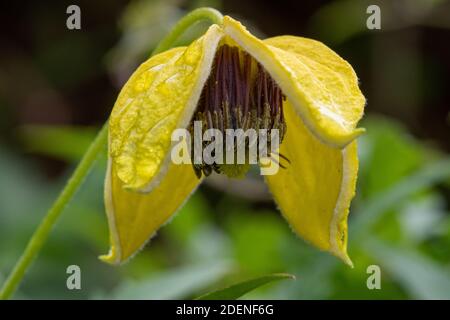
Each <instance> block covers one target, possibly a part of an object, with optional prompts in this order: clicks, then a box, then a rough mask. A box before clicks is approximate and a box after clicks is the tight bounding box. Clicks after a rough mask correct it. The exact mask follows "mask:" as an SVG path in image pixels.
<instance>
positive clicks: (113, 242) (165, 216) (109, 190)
mask: <svg viewBox="0 0 450 320" xmlns="http://www.w3.org/2000/svg"><path fill="white" fill-rule="evenodd" d="M199 183H200V180H199V179H198V178H197V176H196V175H195V173H194V170H193V169H192V165H188V164H180V165H175V164H170V165H169V168H168V170H167V174H166V176H165V179H164V180H163V181H162V182H161V183H160V184H159V185H158V186H157V187H155V188H154V189H153V190H152V191H151V192H150V193H137V192H133V191H129V190H126V189H125V188H124V186H123V183H122V181H121V180H120V179H119V178H118V177H117V171H116V167H115V164H114V163H113V162H112V161H111V160H109V162H108V171H107V175H106V180H105V207H106V214H107V217H108V224H109V232H110V251H109V253H108V255H105V256H101V257H100V258H101V259H102V260H103V261H105V262H108V263H112V264H119V263H121V262H123V261H126V260H127V259H128V258H130V257H131V256H132V255H133V254H134V253H136V252H137V251H138V250H139V249H140V248H141V247H142V246H143V245H144V244H145V243H146V242H147V241H148V240H149V239H150V238H151V237H152V236H153V235H154V234H155V232H156V231H157V230H158V229H159V228H160V227H161V226H162V225H163V224H164V223H166V222H167V221H168V220H169V219H170V217H171V216H172V215H173V214H174V213H175V212H176V211H177V210H178V209H179V208H180V207H181V206H182V205H183V204H184V202H185V201H186V200H187V199H188V198H189V196H190V195H191V194H192V192H193V191H194V190H195V189H196V187H197V186H198V184H199Z"/></svg>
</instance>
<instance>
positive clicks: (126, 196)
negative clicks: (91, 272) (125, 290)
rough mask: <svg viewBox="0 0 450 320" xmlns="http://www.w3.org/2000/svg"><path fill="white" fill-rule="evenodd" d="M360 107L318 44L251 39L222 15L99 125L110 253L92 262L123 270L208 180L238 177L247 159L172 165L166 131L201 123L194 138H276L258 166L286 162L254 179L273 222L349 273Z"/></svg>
mask: <svg viewBox="0 0 450 320" xmlns="http://www.w3.org/2000/svg"><path fill="white" fill-rule="evenodd" d="M364 105H365V99H364V97H363V95H362V94H361V91H360V90H359V87H358V80H357V77H356V74H355V72H354V71H353V69H352V67H351V66H350V65H349V64H348V63H347V62H346V61H345V60H343V59H342V58H340V57H339V56H338V55H337V54H336V53H334V52H333V51H332V50H331V49H329V48H328V47H326V46H325V45H323V44H322V43H320V42H318V41H315V40H311V39H307V38H301V37H294V36H279V37H274V38H269V39H266V40H260V39H258V38H256V37H255V36H253V35H252V34H251V33H250V32H248V31H247V29H246V28H245V27H244V26H242V24H241V23H239V22H238V21H236V20H234V19H232V18H231V17H228V16H226V17H224V19H223V23H222V24H221V25H217V24H214V25H212V26H211V27H210V28H209V29H208V30H207V31H206V33H205V34H204V35H203V36H201V37H200V38H198V39H197V40H196V41H194V42H193V43H192V44H191V45H189V46H187V47H177V48H173V49H170V50H168V51H165V52H162V53H160V54H157V55H155V56H153V57H151V58H150V59H149V60H147V61H146V62H144V63H143V64H142V65H141V66H139V68H138V69H137V70H136V71H135V72H134V74H133V75H132V76H131V77H130V79H129V80H128V82H127V83H126V84H125V86H124V87H123V89H122V91H121V92H120V94H119V96H118V98H117V101H116V104H115V106H114V108H113V111H112V113H111V117H110V120H109V161H108V169H107V174H106V180H105V206H106V212H107V216H108V221H109V227H110V241H111V249H110V252H109V254H108V255H105V256H102V257H101V258H102V259H103V260H104V261H106V262H109V263H121V262H123V261H125V260H127V259H128V258H129V257H130V256H132V255H133V254H134V253H135V252H136V251H138V250H139V249H140V248H141V247H142V246H143V245H144V244H145V243H146V242H147V241H148V239H150V238H151V237H152V235H154V233H155V232H156V231H157V230H158V229H159V227H161V226H162V225H163V224H164V223H166V222H167V221H168V220H169V219H170V217H171V216H172V215H173V214H174V213H175V212H176V211H177V210H178V209H179V208H180V207H181V206H182V204H183V203H184V202H185V201H186V199H187V198H188V197H189V195H190V194H191V193H192V192H193V191H194V190H195V189H196V188H197V186H198V185H199V184H200V182H201V181H202V179H203V178H204V177H205V176H208V175H210V174H211V173H212V172H213V171H215V172H217V173H219V174H224V175H226V176H228V177H230V178H235V177H242V176H244V175H245V173H246V172H247V170H248V168H249V165H250V161H249V158H248V157H247V158H245V160H244V162H243V163H238V164H228V163H223V162H219V161H213V162H205V161H201V162H200V163H194V164H176V163H174V162H173V161H171V150H172V149H173V147H174V143H173V141H172V140H171V136H172V133H173V132H174V130H177V129H180V128H181V129H186V130H187V131H188V132H191V133H193V131H194V124H195V123H196V122H199V121H200V123H201V126H202V129H214V130H217V131H219V132H220V133H223V134H225V135H226V133H227V130H243V131H245V130H250V129H252V130H256V131H258V130H269V131H270V130H276V131H277V132H278V135H277V137H278V139H277V144H276V148H275V149H276V150H275V151H273V150H272V149H274V148H269V149H270V150H272V151H271V152H272V153H271V154H269V155H268V157H267V158H266V160H267V159H268V161H269V162H277V161H278V160H277V158H278V157H281V158H282V159H283V160H284V161H285V163H286V164H285V165H282V164H281V163H280V166H281V167H282V169H281V170H278V171H277V172H276V173H275V174H272V175H266V176H265V181H266V183H267V184H268V187H269V189H270V191H271V193H272V194H273V197H274V200H275V201H276V203H277V204H278V207H279V208H280V211H281V213H282V214H283V216H284V217H285V219H286V220H287V221H288V222H289V224H290V225H291V227H292V229H293V231H294V232H295V233H297V234H298V235H299V236H301V237H302V238H304V239H305V240H306V241H308V242H310V243H311V244H313V245H315V246H316V247H318V248H319V249H322V250H326V251H329V252H330V253H332V254H334V255H335V256H337V257H339V258H341V259H342V260H343V261H344V262H346V263H347V264H349V265H351V261H350V259H349V257H348V255H347V216H348V211H349V206H350V202H351V199H352V198H353V196H354V193H355V185H356V178H357V171H358V158H357V146H356V138H357V137H358V136H359V135H360V134H361V133H362V132H364V129H360V128H357V124H358V122H359V120H360V119H361V117H362V115H363V111H364ZM266 138H267V137H266ZM266 142H267V143H268V144H269V146H272V147H273V145H274V144H275V141H273V140H271V139H270V138H267V139H266ZM256 144H257V146H260V144H262V143H261V141H259V140H258V141H256ZM190 147H191V151H192V150H193V149H194V142H192V145H190ZM200 148H201V149H202V150H201V151H205V150H204V149H205V148H206V145H204V144H201V145H200ZM224 148H225V147H224ZM224 150H225V149H224ZM231 151H232V153H236V152H237V149H236V148H234V149H232V150H231ZM190 157H191V158H193V154H192V153H191V154H190ZM257 162H258V163H262V162H263V159H262V158H261V157H260V156H257Z"/></svg>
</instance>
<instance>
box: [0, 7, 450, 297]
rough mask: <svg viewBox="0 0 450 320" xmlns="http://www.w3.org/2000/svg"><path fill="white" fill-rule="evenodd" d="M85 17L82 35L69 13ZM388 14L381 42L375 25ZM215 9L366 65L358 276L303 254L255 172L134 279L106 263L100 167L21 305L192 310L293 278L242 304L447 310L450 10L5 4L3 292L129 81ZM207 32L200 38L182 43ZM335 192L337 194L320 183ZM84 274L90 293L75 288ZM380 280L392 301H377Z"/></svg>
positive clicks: (169, 238) (354, 244)
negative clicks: (193, 303) (170, 303)
mask: <svg viewBox="0 0 450 320" xmlns="http://www.w3.org/2000/svg"><path fill="white" fill-rule="evenodd" d="M70 4H77V5H79V6H80V8H81V23H82V29H81V30H68V29H67V28H66V19H67V16H68V15H67V14H66V8H67V6H69V5H70ZM370 4H378V5H379V6H380V7H381V13H382V29H381V30H372V31H370V30H368V29H367V28H366V19H367V17H368V15H367V14H366V8H367V6H368V5H370ZM204 5H207V6H212V7H216V8H218V9H221V10H222V11H223V12H224V13H226V14H230V15H232V16H234V17H236V18H238V19H240V20H242V21H243V22H244V23H245V24H246V25H247V26H248V27H249V29H251V30H252V31H253V32H254V33H256V34H257V35H259V36H260V37H268V36H274V35H280V34H293V35H300V36H306V37H312V38H315V39H318V40H321V41H323V42H324V43H326V44H327V45H328V46H330V47H331V48H333V49H334V50H335V51H337V52H338V53H339V54H340V55H341V56H343V57H344V58H345V59H346V60H348V61H349V62H350V63H351V64H352V65H353V67H354V68H355V70H356V72H357V74H358V76H359V78H360V82H361V88H362V91H363V92H364V94H365V95H366V97H367V99H368V105H367V108H366V115H365V118H364V120H363V121H362V123H361V126H363V127H366V128H367V134H366V135H365V136H363V137H362V138H361V139H360V162H361V169H360V176H359V181H358V190H357V196H356V199H355V200H354V202H353V204H352V209H351V215H350V234H349V252H350V256H351V257H352V259H353V261H354V264H355V268H354V269H350V268H348V267H347V266H345V265H344V264H343V263H341V262H340V261H338V260H337V259H335V258H334V257H331V256H329V255H327V254H325V253H322V252H319V251H317V250H316V249H314V248H312V247H310V246H309V245H307V244H305V243H304V242H303V241H302V240H301V239H299V238H298V237H296V236H295V235H294V234H293V233H292V232H291V230H290V229H289V227H288V225H287V224H286V223H285V221H284V220H283V219H282V218H281V216H280V214H279V213H278V212H277V210H276V206H275V205H274V203H273V202H272V200H271V197H270V195H269V194H268V192H267V190H266V189H265V186H264V184H263V183H262V180H260V177H258V175H257V174H254V175H252V174H250V175H249V177H248V178H247V179H246V180H232V181H230V180H228V181H227V180H224V179H221V178H220V177H213V178H211V179H208V180H207V182H206V183H205V184H203V185H202V186H201V188H200V189H199V191H198V192H197V193H195V195H194V196H193V197H192V198H191V199H190V200H189V202H188V203H187V205H186V206H185V207H184V208H183V209H182V210H181V211H180V212H179V213H178V214H177V216H176V217H175V218H174V219H173V221H172V222H171V223H170V224H169V225H167V226H166V227H164V228H162V229H161V230H160V232H159V233H158V236H157V237H156V238H154V239H153V240H152V241H151V243H150V245H148V246H147V247H146V248H144V250H142V252H141V253H140V254H139V255H137V256H136V257H135V258H134V259H133V260H131V261H130V262H129V263H127V264H126V265H124V266H122V267H111V266H108V265H106V264H103V263H101V262H100V261H99V260H98V259H97V256H98V255H99V254H102V253H105V252H106V251H107V250H108V230H107V223H106V218H105V214H104V208H103V203H102V192H103V191H102V189H103V178H104V171H105V156H104V155H103V157H101V159H99V161H98V162H97V164H96V166H95V168H94V169H93V170H92V172H91V174H90V176H89V177H88V179H87V180H86V182H85V184H84V185H83V187H82V188H81V190H80V191H79V192H78V194H77V195H76V197H75V199H74V200H73V201H72V202H71V203H70V205H69V206H68V207H67V209H66V210H65V212H64V213H63V215H62V217H61V219H60V221H59V223H58V224H57V226H56V228H55V230H54V232H53V233H52V234H51V237H50V239H49V241H48V242H47V243H46V245H45V247H44V249H43V251H42V253H41V255H40V256H39V258H38V259H37V261H36V262H35V263H34V265H33V266H32V268H31V269H30V271H29V272H28V274H27V276H26V278H25V281H24V282H23V284H22V286H21V287H20V290H19V291H18V293H17V295H16V297H17V298H25V299H32V298H59V299H81V298H89V299H101V298H140V299H154V298H159V299H171V298H192V297H196V296H198V295H200V294H203V293H205V292H207V291H209V290H211V289H215V288H220V287H222V286H227V285H230V284H232V283H235V282H238V281H241V280H245V279H249V278H252V277H255V276H259V275H264V274H268V273H272V272H288V273H291V274H294V275H295V276H296V277H297V280H295V281H293V280H285V281H281V282H278V283H275V284H271V285H268V286H265V287H262V288H260V289H258V290H256V291H253V292H252V293H250V294H248V295H247V296H246V298H262V299H264V298H268V299H348V298H353V299H432V298H450V205H449V204H450V192H449V185H450V157H449V155H448V151H449V149H450V143H449V138H450V130H449V123H450V120H449V110H450V102H449V101H450V81H449V75H450V59H449V57H450V42H449V39H450V1H445V0H403V1H402V0H391V1H375V0H374V1H366V0H336V1H318V0H308V1H294V0H277V1H273V2H271V1H258V0H247V1H241V0H231V1H220V0H210V1H207V0H204V1H201V0H198V1H196V0H136V1H106V0H99V1H65V0H63V1H57V2H56V1H34V2H31V1H30V2H19V1H15V2H2V4H1V5H0V6H1V9H0V283H1V282H2V281H3V279H4V277H5V276H6V274H7V273H8V272H9V271H10V270H11V268H12V266H13V264H14V263H15V261H16V259H17V258H18V257H19V255H20V253H21V252H22V250H23V249H24V247H25V245H26V243H27V241H28V239H29V237H30V235H31V234H32V232H33V230H34V229H35V228H36V226H37V224H38V223H39V221H40V220H41V218H42V217H43V215H44V214H45V212H46V210H47V209H48V207H49V206H50V205H51V203H52V201H53V200H54V199H55V197H56V196H57V194H58V190H60V188H61V187H62V186H63V185H64V182H65V181H66V179H67V178H68V176H69V175H70V173H71V172H72V170H73V169H74V167H75V165H76V163H77V161H78V160H79V159H80V157H81V156H82V154H83V152H84V151H85V150H86V148H87V146H88V145H89V142H90V141H91V140H92V138H93V137H94V135H95V132H96V131H97V130H98V128H99V127H100V125H101V124H102V123H103V122H104V121H105V119H107V117H108V114H109V112H110V110H111V108H112V106H113V104H114V101H115V98H116V96H117V94H118V92H119V90H120V88H121V86H122V84H123V83H124V81H125V80H126V79H127V78H128V76H129V75H130V74H131V72H132V71H133V70H134V68H135V67H136V66H137V65H138V64H139V63H141V62H142V61H144V60H145V59H146V57H147V56H148V54H149V53H150V51H151V49H152V48H154V47H155V45H156V43H157V42H158V41H159V40H160V39H161V38H162V37H163V35H164V34H165V33H166V32H167V31H168V30H169V29H170V26H171V25H173V23H174V22H175V21H176V20H177V19H178V18H180V17H181V16H182V15H183V14H185V13H186V12H187V11H189V10H191V9H192V8H195V7H198V6H204ZM203 30H205V25H202V24H200V25H198V26H197V28H195V30H192V31H191V32H189V34H187V35H186V36H184V37H183V38H182V39H180V44H183V43H188V42H189V41H191V40H192V39H193V38H195V37H196V36H197V35H198V34H200V33H201V32H202V31H203ZM324 188H326V186H324ZM72 264H76V265H79V266H80V267H81V272H82V290H79V291H69V290H68V289H67V288H66V278H67V274H66V268H67V266H68V265H72ZM372 264H375V265H378V266H380V268H381V272H382V282H381V290H368V288H367V286H366V280H367V277H368V274H367V272H366V269H367V267H368V266H369V265H372Z"/></svg>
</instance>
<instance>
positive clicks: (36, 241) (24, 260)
mask: <svg viewBox="0 0 450 320" xmlns="http://www.w3.org/2000/svg"><path fill="white" fill-rule="evenodd" d="M222 18H223V17H222V14H221V13H220V12H219V11H217V10H215V9H211V8H199V9H196V10H193V11H192V12H190V13H188V14H187V15H186V16H184V17H183V18H181V19H180V20H179V21H178V23H177V24H176V25H175V26H174V27H173V29H172V31H171V32H170V33H169V34H168V35H167V36H166V37H165V38H164V39H163V40H162V41H161V42H160V43H159V45H158V46H157V47H156V49H155V50H154V51H153V53H152V55H154V54H157V53H159V52H162V51H165V50H168V49H170V48H171V47H172V46H173V45H174V43H175V41H176V40H177V39H178V38H179V37H180V35H182V34H183V33H184V32H185V31H186V30H187V29H188V28H189V27H191V26H192V25H194V24H196V23H197V22H198V21H200V20H209V21H210V22H212V23H216V24H221V23H222ZM107 140H108V124H107V123H106V124H105V125H104V126H103V128H102V129H101V130H100V132H99V133H98V135H97V137H96V138H95V139H94V141H93V142H92V144H91V145H90V147H89V149H88V150H87V151H86V153H85V154H84V156H83V158H82V159H81V161H80V163H79V164H78V166H77V168H76V169H75V171H74V173H73V174H72V176H71V177H70V179H69V181H68V182H67V184H66V185H65V187H64V189H63V190H62V191H61V193H60V195H59V197H58V198H57V199H56V201H55V202H54V204H53V206H52V207H51V208H50V210H49V211H48V212H47V214H46V216H45V217H44V219H43V220H42V222H41V224H40V225H39V226H38V228H37V229H36V230H35V232H34V234H33V236H32V237H31V239H30V240H29V242H28V244H27V247H26V248H25V250H24V252H23V253H22V255H21V257H20V258H19V260H18V261H17V263H16V265H15V266H14V268H13V270H12V271H11V273H10V275H9V276H8V278H7V279H6V281H5V283H4V284H3V287H2V289H1V290H0V300H4V299H9V298H10V297H11V296H12V295H13V294H14V291H15V290H16V289H17V286H18V285H19V284H20V282H21V281H22V279H23V277H24V275H25V272H26V271H27V269H28V268H29V267H30V265H31V263H32V262H33V260H34V259H35V258H36V256H37V255H38V254H39V252H40V250H41V248H42V246H43V245H44V243H45V241H46V240H47V238H48V236H49V234H50V231H51V230H52V228H53V226H54V224H55V222H56V221H57V219H58V218H59V216H60V215H61V212H62V211H63V209H64V208H65V206H66V205H67V204H68V203H69V201H70V200H71V199H72V197H73V195H74V194H75V193H76V192H77V190H78V189H79V187H80V186H81V184H82V183H83V181H84V179H85V177H86V176H87V174H88V173H89V170H90V169H91V168H92V165H93V164H94V162H95V160H96V159H97V156H98V154H99V153H100V151H102V150H103V148H104V147H105V145H106V143H107Z"/></svg>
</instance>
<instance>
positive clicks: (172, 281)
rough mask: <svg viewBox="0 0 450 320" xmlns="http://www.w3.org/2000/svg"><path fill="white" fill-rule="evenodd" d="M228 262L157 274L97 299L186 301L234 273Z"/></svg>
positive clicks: (129, 282)
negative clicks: (231, 272) (187, 298)
mask: <svg viewBox="0 0 450 320" xmlns="http://www.w3.org/2000/svg"><path fill="white" fill-rule="evenodd" d="M231 268H232V265H231V264H230V263H229V262H228V261H216V262H210V263H201V264H197V265H189V266H183V267H179V268H175V269H171V270H168V271H163V272H159V273H154V274H152V275H151V276H149V277H147V278H145V279H140V280H133V281H132V280H128V281H125V282H123V283H121V284H120V285H119V286H118V287H117V288H116V289H115V290H114V291H113V292H112V293H108V294H103V295H102V294H98V295H97V296H95V297H94V298H96V299H99V298H107V299H125V300H129V299H138V300H139V299H161V300H170V299H183V298H184V299H185V298H186V297H189V296H192V295H193V294H195V293H196V292H198V291H200V290H202V289H204V288H206V287H209V286H210V285H213V284H214V283H216V282H217V281H219V280H221V279H222V278H223V277H224V276H225V275H226V274H228V273H229V271H230V270H231Z"/></svg>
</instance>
